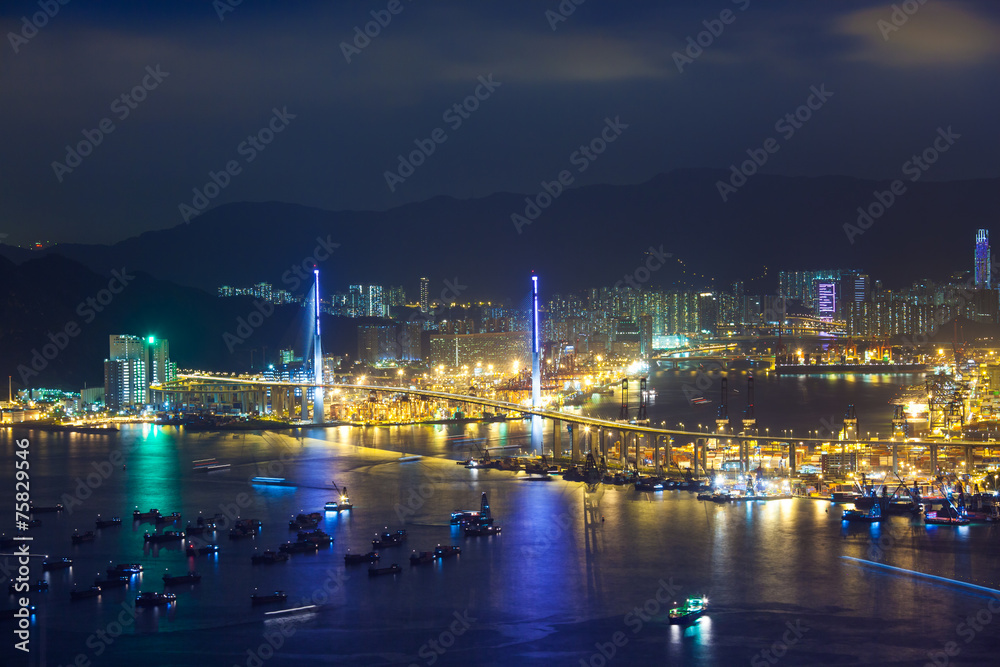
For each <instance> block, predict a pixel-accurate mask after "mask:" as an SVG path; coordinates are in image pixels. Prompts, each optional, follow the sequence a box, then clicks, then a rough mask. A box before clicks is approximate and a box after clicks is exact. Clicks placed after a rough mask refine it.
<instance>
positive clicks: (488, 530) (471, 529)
mask: <svg viewBox="0 0 1000 667" xmlns="http://www.w3.org/2000/svg"><path fill="white" fill-rule="evenodd" d="M499 534H500V526H494V525H492V524H491V525H485V526H466V527H465V536H466V537H481V536H483V535H499Z"/></svg>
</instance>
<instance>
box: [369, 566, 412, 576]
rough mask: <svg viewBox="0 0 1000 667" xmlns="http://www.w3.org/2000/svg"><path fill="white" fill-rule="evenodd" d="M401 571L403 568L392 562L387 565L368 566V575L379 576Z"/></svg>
mask: <svg viewBox="0 0 1000 667" xmlns="http://www.w3.org/2000/svg"><path fill="white" fill-rule="evenodd" d="M402 571H403V568H401V567H400V566H398V565H396V564H395V563H393V564H392V565H390V566H389V567H370V568H368V576H369V577H379V576H382V575H383V574H399V573H400V572H402Z"/></svg>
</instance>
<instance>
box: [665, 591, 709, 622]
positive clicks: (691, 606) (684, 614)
mask: <svg viewBox="0 0 1000 667" xmlns="http://www.w3.org/2000/svg"><path fill="white" fill-rule="evenodd" d="M706 609H708V598H706V597H700V598H688V599H687V600H686V601H685V602H684V604H683V605H681V606H680V607H674V608H673V609H671V610H670V613H669V616H670V624H671V625H683V624H686V623H693V622H694V621H696V620H698V619H699V618H701V615H702V614H704V613H705V610H706Z"/></svg>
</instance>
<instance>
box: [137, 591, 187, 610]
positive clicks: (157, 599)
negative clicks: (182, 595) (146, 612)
mask: <svg viewBox="0 0 1000 667" xmlns="http://www.w3.org/2000/svg"><path fill="white" fill-rule="evenodd" d="M173 602H177V595H176V594H175V593H153V592H152V591H147V592H145V593H140V594H139V595H136V596H135V606H136V607H159V606H162V605H165V604H171V603H173Z"/></svg>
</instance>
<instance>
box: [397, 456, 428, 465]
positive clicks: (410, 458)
mask: <svg viewBox="0 0 1000 667" xmlns="http://www.w3.org/2000/svg"><path fill="white" fill-rule="evenodd" d="M422 458H423V457H422V456H418V455H412V456H400V457H399V458H398V459H397V461H399V462H400V463H406V462H407V461H419V460H420V459H422Z"/></svg>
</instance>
